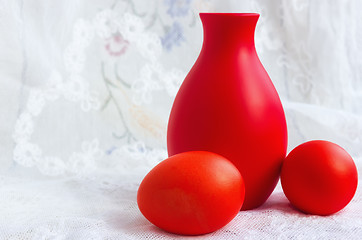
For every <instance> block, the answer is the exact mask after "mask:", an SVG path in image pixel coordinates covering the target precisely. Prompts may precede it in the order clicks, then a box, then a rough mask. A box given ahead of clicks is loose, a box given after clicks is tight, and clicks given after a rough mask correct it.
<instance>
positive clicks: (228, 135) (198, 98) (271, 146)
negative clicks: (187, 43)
mask: <svg viewBox="0 0 362 240" xmlns="http://www.w3.org/2000/svg"><path fill="white" fill-rule="evenodd" d="M200 17H201V20H202V23H203V28H204V42H203V46H202V50H201V52H200V55H199V57H198V59H197V61H196V63H195V64H194V66H193V67H192V69H191V70H190V72H189V74H188V75H187V77H186V79H185V80H184V82H183V83H182V85H181V87H180V89H179V91H178V93H177V96H176V98H175V101H174V103H173V106H172V110H171V114H170V118H169V122H168V130H167V148H168V154H169V156H172V155H174V154H177V153H180V152H186V151H192V150H203V151H210V152H215V153H218V154H220V155H223V156H224V157H226V158H228V159H229V160H230V161H232V162H233V163H234V165H235V166H236V167H237V168H238V169H239V171H240V172H241V174H242V176H243V178H244V181H245V201H244V205H243V207H242V210H246V209H252V208H256V207H258V206H260V205H261V204H263V203H264V202H265V201H266V199H267V198H268V197H269V196H270V194H271V193H272V191H273V190H274V188H275V186H276V184H277V182H278V179H279V174H280V169H281V163H282V161H283V160H284V158H285V154H286V148H287V127H286V121H285V115H284V111H283V107H282V104H281V102H280V99H279V96H278V93H277V92H276V90H275V88H274V85H273V83H272V82H271V80H270V78H269V76H268V74H267V72H266V71H265V69H264V67H263V66H262V64H261V62H260V60H259V58H258V55H257V53H256V50H255V45H254V31H255V26H256V23H257V21H258V18H259V14H255V13H200ZM215 174H217V173H215ZM195 184H197V183H195Z"/></svg>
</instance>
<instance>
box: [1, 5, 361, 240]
mask: <svg viewBox="0 0 362 240" xmlns="http://www.w3.org/2000/svg"><path fill="white" fill-rule="evenodd" d="M199 12H258V13H260V14H261V16H260V19H259V22H258V25H257V29H256V48H257V52H258V54H259V57H260V59H261V61H262V63H263V65H264V67H265V68H266V70H267V71H268V73H269V75H270V77H271V79H272V80H273V83H274V85H275V86H276V88H277V90H278V92H279V94H280V97H281V99H282V103H283V106H284V108H285V112H286V117H287V122H288V130H289V147H288V152H289V151H290V150H291V149H293V148H294V147H295V146H297V145H299V144H301V143H302V142H305V141H307V140H312V139H324V140H329V141H333V142H335V143H337V144H339V145H341V146H342V147H344V148H345V149H346V150H347V151H348V152H349V153H350V154H351V155H352V157H353V158H354V160H355V162H356V164H357V167H358V168H359V169H361V164H362V152H361V149H362V58H361V54H362V24H361V23H362V2H361V1H359V0H349V1H347V0H336V1H333V2H332V1H327V0H321V1H311V0H272V1H270V0H244V1H237V0H227V1H221V0H220V1H215V0H214V1H211V0H148V1H145V0H88V1H86V0H65V1H46V0H15V1H6V0H2V1H1V2H0V34H1V35H0V153H1V155H0V239H36V240H38V239H181V238H182V237H180V236H177V235H172V234H168V233H165V232H163V231H161V230H159V229H158V228H156V227H154V226H153V225H152V224H150V223H149V222H148V221H147V220H146V219H145V218H144V217H143V216H142V215H141V213H140V212H139V210H138V208H137V203H136V193H137V188H138V185H139V183H140V181H141V180H142V178H143V177H144V176H145V174H146V173H147V172H148V171H149V170H150V169H151V168H152V167H153V166H155V165H156V164H157V163H158V162H159V161H161V160H163V159H164V158H166V156H167V154H166V126H167V120H168V114H169V112H170V108H171V105H172V101H173V98H174V97H175V94H176V92H177V90H178V87H179V86H180V84H181V82H182V81H183V79H184V77H185V76H186V74H187V72H188V71H189V69H190V68H191V67H192V65H193V63H194V61H195V60H196V58H197V56H198V54H199V51H200V48H201V44H202V26H201V22H200V19H199V16H198V13H199ZM200 91H202V89H200ZM226 107H227V106H226ZM359 173H360V175H361V172H359ZM361 212H362V196H361V190H360V188H359V189H358V191H357V193H356V195H355V197H354V199H353V200H352V202H351V203H350V204H349V205H348V206H347V207H346V208H345V209H344V210H342V211H341V212H339V213H337V214H335V215H332V216H329V217H318V216H308V215H304V214H302V213H299V212H297V211H296V210H294V209H293V208H291V206H290V205H289V203H288V201H287V200H286V198H285V197H284V195H283V193H282V190H281V188H280V185H278V187H277V189H276V190H275V191H274V193H273V195H272V196H271V198H270V199H269V200H268V201H267V203H266V204H264V205H263V206H262V207H260V208H258V209H255V210H252V211H246V212H240V213H239V214H238V216H237V217H236V218H235V219H234V220H233V221H232V222H231V223H230V224H228V225H227V226H226V227H224V228H222V229H220V230H219V231H216V232H215V233H211V234H208V235H204V236H199V237H195V239H359V238H361V236H362V213H361ZM190 239H193V238H190Z"/></svg>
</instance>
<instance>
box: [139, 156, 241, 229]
mask: <svg viewBox="0 0 362 240" xmlns="http://www.w3.org/2000/svg"><path fill="white" fill-rule="evenodd" d="M244 195H245V186H244V181H243V178H242V176H241V175H240V172H239V171H238V169H237V168H236V167H235V166H234V165H233V164H232V163H231V162H230V161H229V160H227V159H226V158H224V157H222V156H220V155H218V154H215V153H211V152H204V151H192V152H185V153H179V154H176V155H173V156H171V157H169V158H167V159H166V160H164V161H162V162H161V163H159V164H158V165H157V166H156V167H154V168H153V169H152V170H151V171H150V172H149V173H148V174H147V175H146V177H145V178H144V179H143V181H142V183H141V184H140V187H139V189H138V193H137V203H138V207H139V209H140V211H141V212H142V214H143V215H144V216H145V217H146V218H147V219H148V220H149V221H150V222H151V223H153V224H154V225H156V226H158V227H159V228H161V229H163V230H165V231H168V232H171V233H176V234H183V235H199V234H205V233H210V232H213V231H215V230H217V229H219V228H221V227H223V226H224V225H226V224H227V223H228V222H230V221H231V220H232V219H233V218H234V217H235V216H236V215H237V214H238V212H239V211H240V209H241V206H242V204H243V201H244Z"/></svg>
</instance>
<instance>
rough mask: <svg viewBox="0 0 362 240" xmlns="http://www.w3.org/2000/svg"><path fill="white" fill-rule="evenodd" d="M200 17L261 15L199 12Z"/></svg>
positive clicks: (253, 14)
mask: <svg viewBox="0 0 362 240" xmlns="http://www.w3.org/2000/svg"><path fill="white" fill-rule="evenodd" d="M199 15H200V17H202V16H224V17H226V16H234V17H259V16H260V14H259V13H206V12H203V13H199Z"/></svg>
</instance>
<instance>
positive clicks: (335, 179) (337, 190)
mask: <svg viewBox="0 0 362 240" xmlns="http://www.w3.org/2000/svg"><path fill="white" fill-rule="evenodd" d="M357 182H358V176H357V169H356V165H355V164H354V162H353V159H352V158H351V156H350V155H349V154H348V153H347V152H346V151H345V150H344V149H343V148H341V147H340V146H338V145H337V144H334V143H331V142H328V141H321V140H318V141H310V142H306V143H303V144H301V145H299V146H298V147H296V148H295V149H294V150H293V151H291V152H290V153H289V154H288V156H287V158H286V159H285V161H284V163H283V167H282V173H281V183H282V187H283V191H284V193H285V196H286V197H287V198H288V199H289V201H290V202H291V204H292V205H294V206H295V207H296V208H297V209H299V210H301V211H303V212H305V213H310V214H316V215H329V214H332V213H335V212H338V211H339V210H341V209H342V208H344V207H345V206H346V205H347V204H348V203H349V202H350V201H351V199H352V198H353V196H354V194H355V192H356V189H357Z"/></svg>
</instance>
